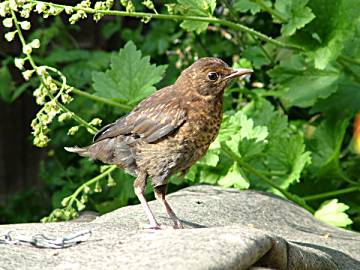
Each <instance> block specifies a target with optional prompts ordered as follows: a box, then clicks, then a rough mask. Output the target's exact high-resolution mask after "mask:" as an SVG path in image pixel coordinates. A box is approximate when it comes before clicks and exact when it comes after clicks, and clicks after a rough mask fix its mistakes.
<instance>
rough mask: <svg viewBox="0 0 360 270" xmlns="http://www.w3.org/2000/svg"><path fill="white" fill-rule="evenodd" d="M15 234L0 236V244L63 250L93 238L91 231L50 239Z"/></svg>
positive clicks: (42, 236) (39, 235)
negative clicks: (27, 245)
mask: <svg viewBox="0 0 360 270" xmlns="http://www.w3.org/2000/svg"><path fill="white" fill-rule="evenodd" d="M13 234H14V232H12V231H9V232H7V233H6V234H4V235H0V244H12V245H19V244H23V243H25V244H31V245H33V246H35V247H38V248H54V249H61V248H67V247H71V246H74V245H77V244H80V243H82V242H85V241H87V240H88V239H89V238H90V237H91V231H90V230H82V231H79V232H75V233H72V234H69V235H66V236H63V237H48V236H45V235H44V234H36V235H33V236H27V235H16V236H15V235H13Z"/></svg>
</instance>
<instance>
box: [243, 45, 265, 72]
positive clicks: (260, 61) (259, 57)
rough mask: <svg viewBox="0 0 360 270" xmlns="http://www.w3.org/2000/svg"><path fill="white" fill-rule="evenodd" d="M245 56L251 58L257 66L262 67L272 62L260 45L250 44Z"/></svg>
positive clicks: (244, 53)
mask: <svg viewBox="0 0 360 270" xmlns="http://www.w3.org/2000/svg"><path fill="white" fill-rule="evenodd" d="M243 57H245V58H246V59H248V60H250V61H251V63H252V65H253V66H254V67H255V68H258V69H259V68H261V67H262V66H264V65H268V64H270V63H271V61H270V59H269V57H267V56H266V54H265V52H264V51H263V50H262V49H261V48H260V47H259V46H248V47H247V48H246V49H245V51H244V52H243Z"/></svg>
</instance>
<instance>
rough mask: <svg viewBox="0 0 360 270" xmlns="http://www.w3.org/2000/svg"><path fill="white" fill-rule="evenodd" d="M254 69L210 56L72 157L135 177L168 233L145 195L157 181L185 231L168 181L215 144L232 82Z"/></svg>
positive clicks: (157, 190)
mask: <svg viewBox="0 0 360 270" xmlns="http://www.w3.org/2000/svg"><path fill="white" fill-rule="evenodd" d="M252 72H253V70H252V69H249V68H237V69H235V68H231V67H229V65H227V64H226V63H225V62H224V61H223V60H221V59H219V58H215V57H205V58H200V59H198V60H196V61H195V62H194V63H193V64H192V65H190V66H189V67H187V68H186V69H184V70H183V71H182V72H181V74H180V75H179V77H178V78H177V80H176V81H175V83H174V84H172V85H169V86H166V87H164V88H162V89H160V90H158V91H155V92H154V93H153V94H152V95H150V96H149V97H147V98H146V99H144V100H143V101H141V102H140V103H139V104H138V105H137V106H136V107H135V108H134V109H133V110H132V111H131V112H130V113H129V114H128V115H126V116H124V117H121V118H119V119H118V120H117V121H115V122H114V123H111V124H108V125H106V126H104V127H103V128H102V129H101V130H100V131H99V132H98V133H97V134H95V136H94V139H93V143H92V144H90V145H89V146H87V147H82V148H80V147H76V146H75V147H65V149H66V150H67V151H69V152H73V153H77V154H79V155H81V156H84V157H89V158H91V159H94V160H100V161H101V162H103V163H107V164H115V165H117V166H118V167H119V168H122V169H124V170H125V171H126V172H127V173H129V174H131V175H133V176H135V177H136V178H135V180H134V191H135V194H136V196H137V198H138V199H139V201H140V203H141V205H142V207H143V209H144V211H145V214H146V216H147V218H148V220H149V224H147V225H145V226H144V228H146V229H151V230H157V229H162V228H163V226H162V225H160V224H159V223H158V222H157V220H156V218H155V216H154V214H153V212H152V210H151V209H150V207H149V205H148V202H147V201H146V199H145V197H144V191H145V187H146V183H147V180H148V178H151V181H152V186H153V190H154V195H155V198H156V199H157V200H158V201H159V202H160V203H161V204H162V205H163V207H164V208H165V211H166V212H167V214H168V216H169V217H170V218H171V220H172V222H173V226H172V227H173V228H174V229H182V228H184V227H183V225H182V222H181V221H180V219H179V218H178V217H177V216H176V214H175V212H174V211H173V209H172V208H171V207H170V204H169V203H168V201H167V200H166V198H165V195H166V190H167V185H168V180H169V178H170V176H171V175H174V174H176V173H180V174H185V173H186V172H187V171H188V170H189V168H190V167H191V166H192V165H193V164H194V163H196V162H197V161H198V160H199V159H200V158H201V157H203V156H204V155H205V154H206V152H207V150H208V148H209V146H210V144H211V143H212V142H213V141H214V140H215V138H216V136H217V134H218V132H219V128H220V124H221V121H222V113H223V110H222V107H223V95H224V90H225V88H226V87H227V86H228V84H229V82H230V81H231V80H232V79H235V78H238V77H240V79H243V78H244V77H246V76H247V75H248V74H250V73H252Z"/></svg>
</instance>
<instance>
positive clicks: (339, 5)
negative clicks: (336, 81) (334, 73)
mask: <svg viewBox="0 0 360 270" xmlns="http://www.w3.org/2000/svg"><path fill="white" fill-rule="evenodd" d="M289 2H290V1H289ZM309 7H310V8H311V9H312V12H313V13H314V14H315V16H316V18H315V19H314V20H312V21H311V22H310V23H309V24H307V25H306V26H305V27H304V28H303V29H301V30H299V31H297V32H296V34H295V35H294V39H293V41H294V42H296V43H298V44H301V45H302V46H304V47H306V48H308V49H309V51H311V55H312V56H313V57H314V60H315V67H316V68H318V69H325V68H326V67H327V65H328V64H329V63H330V62H332V61H334V60H335V59H336V58H337V57H338V56H339V54H340V53H341V52H342V50H343V48H344V46H345V44H346V43H348V42H351V44H352V46H355V47H358V46H359V45H358V44H357V43H356V42H353V41H352V39H353V38H354V35H355V34H356V27H357V26H358V24H359V23H358V20H359V17H360V9H359V1H358V0H341V1H336V0H333V1H328V0H311V1H309Z"/></svg>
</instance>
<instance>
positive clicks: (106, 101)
mask: <svg viewBox="0 0 360 270" xmlns="http://www.w3.org/2000/svg"><path fill="white" fill-rule="evenodd" d="M54 82H55V84H56V85H58V86H61V85H62V83H61V82H59V81H56V80H54ZM67 87H71V88H72V90H71V92H72V93H74V94H76V95H78V96H82V97H85V98H88V99H91V100H94V101H96V102H99V103H103V104H106V105H110V106H113V107H117V108H120V109H122V110H125V111H131V109H132V107H131V106H129V105H127V104H122V103H119V102H116V101H113V100H111V99H107V98H103V97H99V96H95V95H92V94H90V93H87V92H85V91H82V90H80V89H77V88H75V87H73V86H67Z"/></svg>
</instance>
